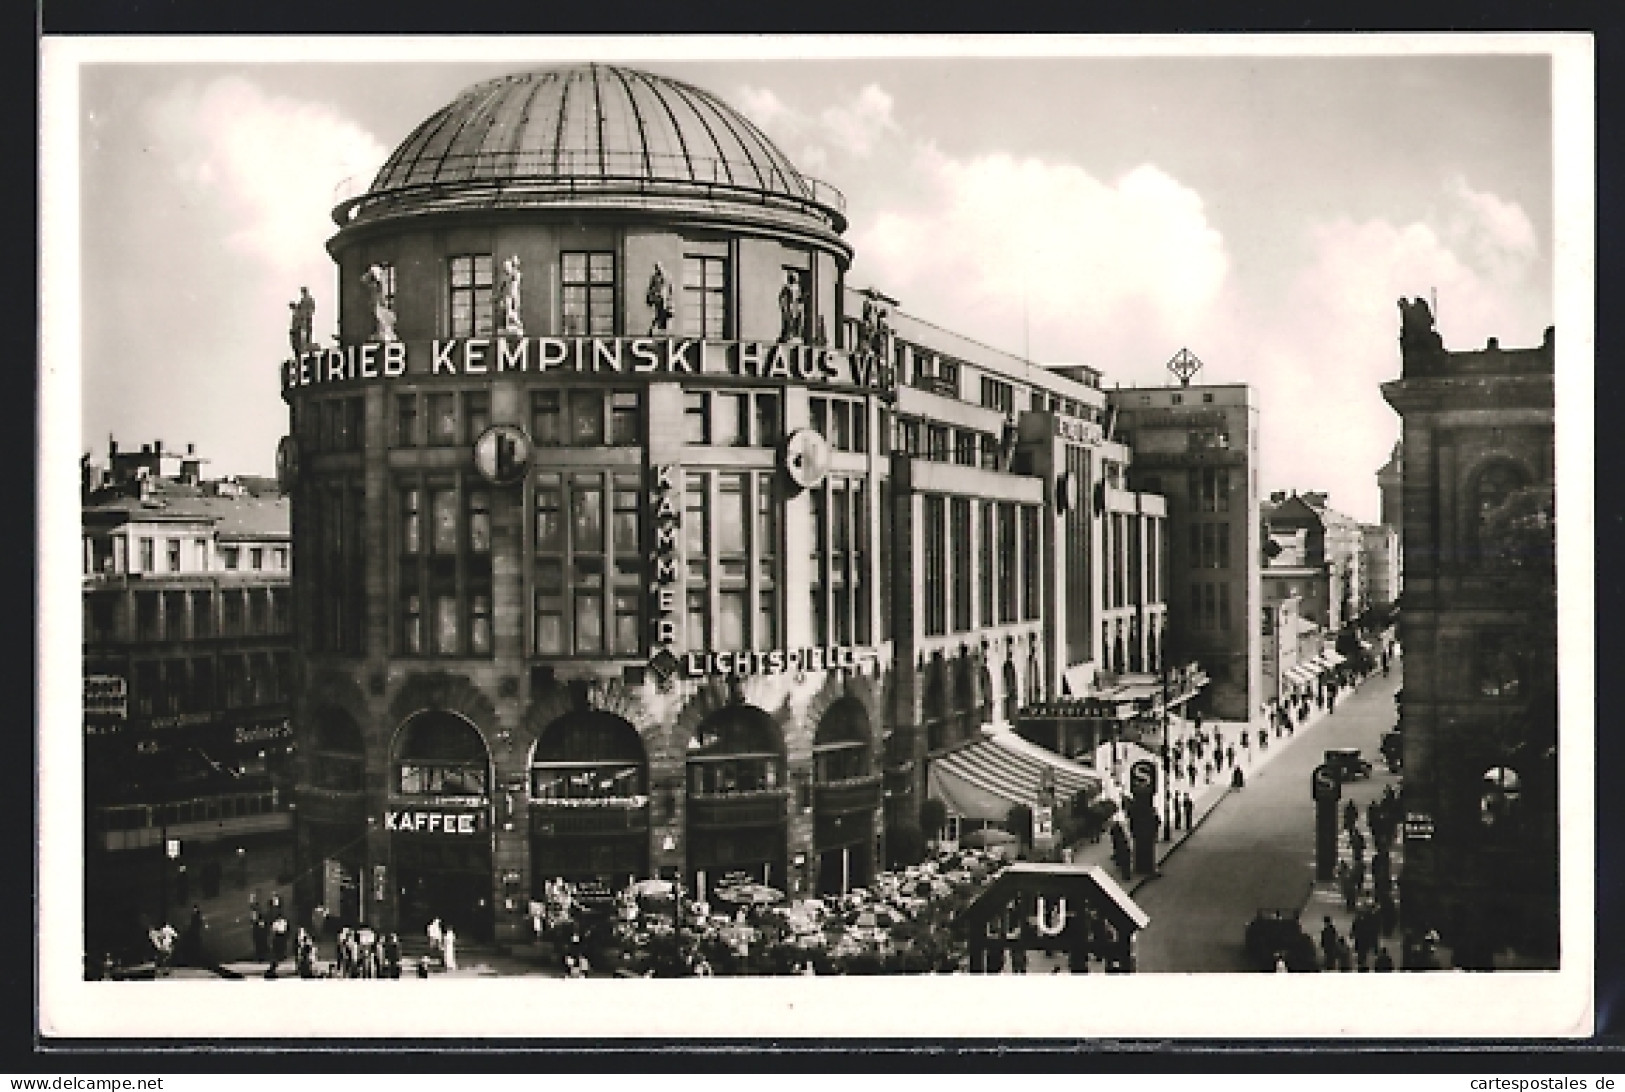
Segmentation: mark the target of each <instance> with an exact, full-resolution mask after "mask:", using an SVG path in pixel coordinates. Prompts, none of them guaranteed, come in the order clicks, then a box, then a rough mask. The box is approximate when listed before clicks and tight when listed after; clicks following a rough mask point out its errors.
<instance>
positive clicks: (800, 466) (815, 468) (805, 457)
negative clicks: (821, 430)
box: [784, 428, 829, 489]
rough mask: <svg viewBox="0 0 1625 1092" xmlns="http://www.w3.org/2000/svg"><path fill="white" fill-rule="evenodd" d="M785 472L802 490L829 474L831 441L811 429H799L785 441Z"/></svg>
mask: <svg viewBox="0 0 1625 1092" xmlns="http://www.w3.org/2000/svg"><path fill="white" fill-rule="evenodd" d="M784 471H785V473H786V474H789V475H790V480H791V481H793V482H795V483H796V485H798V486H800V487H801V488H802V489H811V488H812V487H813V486H815V485H818V484H819V483H820V482H822V481H823V480H824V475H825V474H828V473H829V441H828V440H826V439H824V437H823V436H821V435H819V434H818V433H816V432H814V431H813V430H812V429H810V428H798V429H796V430H795V431H794V432H792V433H791V434H790V435H789V437H788V438H787V439H786V440H785V441H784Z"/></svg>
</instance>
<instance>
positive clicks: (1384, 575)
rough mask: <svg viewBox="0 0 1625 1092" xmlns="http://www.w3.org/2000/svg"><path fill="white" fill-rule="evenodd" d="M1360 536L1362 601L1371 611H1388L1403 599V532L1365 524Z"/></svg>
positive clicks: (1386, 526) (1384, 526) (1376, 524)
mask: <svg viewBox="0 0 1625 1092" xmlns="http://www.w3.org/2000/svg"><path fill="white" fill-rule="evenodd" d="M1360 537H1361V540H1362V543H1363V545H1362V547H1361V551H1360V553H1361V560H1360V579H1361V580H1362V581H1363V585H1364V586H1363V587H1362V588H1361V590H1360V599H1361V601H1362V602H1363V603H1365V605H1366V609H1367V610H1373V611H1383V612H1386V611H1387V610H1388V608H1390V607H1392V606H1393V605H1394V603H1396V602H1397V601H1398V600H1399V533H1398V531H1396V530H1395V529H1394V528H1393V527H1390V526H1389V525H1388V524H1386V523H1375V524H1372V523H1364V524H1361V525H1360Z"/></svg>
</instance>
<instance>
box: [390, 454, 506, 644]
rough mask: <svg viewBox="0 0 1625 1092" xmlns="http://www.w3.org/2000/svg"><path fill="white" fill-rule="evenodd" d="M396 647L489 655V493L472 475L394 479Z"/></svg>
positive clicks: (490, 642)
mask: <svg viewBox="0 0 1625 1092" xmlns="http://www.w3.org/2000/svg"><path fill="white" fill-rule="evenodd" d="M396 525H397V528H398V536H397V540H396V551H397V554H396V556H397V565H396V574H397V595H398V598H397V613H396V627H397V629H396V632H397V634H398V639H397V647H398V648H399V650H400V653H401V654H402V655H405V656H490V655H491V653H492V633H491V496H490V493H489V492H488V491H487V490H486V487H485V485H484V483H483V482H481V481H480V480H479V479H477V478H473V477H472V476H468V477H439V476H419V475H412V476H404V477H402V478H401V479H399V480H398V482H397V490H396Z"/></svg>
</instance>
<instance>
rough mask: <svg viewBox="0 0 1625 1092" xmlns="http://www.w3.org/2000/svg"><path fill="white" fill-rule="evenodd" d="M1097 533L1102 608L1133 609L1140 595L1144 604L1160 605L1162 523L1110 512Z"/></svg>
mask: <svg viewBox="0 0 1625 1092" xmlns="http://www.w3.org/2000/svg"><path fill="white" fill-rule="evenodd" d="M1218 526H1223V525H1222V524H1221V525H1218ZM1101 533H1102V534H1103V535H1104V536H1105V542H1104V547H1105V549H1104V551H1103V552H1102V555H1101V560H1102V567H1101V581H1102V596H1101V602H1102V604H1104V605H1105V606H1106V607H1107V608H1108V609H1115V608H1118V607H1125V606H1127V607H1137V606H1139V605H1140V602H1141V597H1142V594H1143V596H1144V600H1145V602H1147V603H1160V602H1162V582H1163V577H1162V557H1163V553H1164V543H1163V535H1164V534H1165V533H1166V531H1165V524H1164V521H1162V520H1161V519H1150V520H1146V519H1144V518H1142V517H1140V516H1136V515H1133V514H1131V513H1125V512H1113V513H1111V514H1110V515H1109V516H1108V517H1107V518H1106V519H1105V520H1104V521H1102V523H1101Z"/></svg>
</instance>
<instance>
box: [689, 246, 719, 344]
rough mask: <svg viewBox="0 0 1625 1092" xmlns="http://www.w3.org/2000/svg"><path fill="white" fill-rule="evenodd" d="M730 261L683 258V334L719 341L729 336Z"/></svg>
mask: <svg viewBox="0 0 1625 1092" xmlns="http://www.w3.org/2000/svg"><path fill="white" fill-rule="evenodd" d="M727 331H728V260H727V259H726V258H711V257H706V256H704V255H699V254H689V255H685V256H684V258H683V334H684V335H685V336H687V337H702V338H706V339H708V340H712V341H719V340H721V339H722V338H725V337H727V336H728V333H727Z"/></svg>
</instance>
